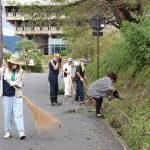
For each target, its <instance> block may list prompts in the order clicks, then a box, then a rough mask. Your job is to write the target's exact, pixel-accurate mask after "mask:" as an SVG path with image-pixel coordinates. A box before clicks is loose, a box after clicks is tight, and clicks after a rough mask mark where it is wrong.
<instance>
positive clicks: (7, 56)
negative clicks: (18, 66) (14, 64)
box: [3, 53, 11, 62]
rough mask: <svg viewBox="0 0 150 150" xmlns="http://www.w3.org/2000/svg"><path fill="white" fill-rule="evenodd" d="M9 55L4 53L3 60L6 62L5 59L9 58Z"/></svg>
mask: <svg viewBox="0 0 150 150" xmlns="http://www.w3.org/2000/svg"><path fill="white" fill-rule="evenodd" d="M10 56H11V54H10V53H4V55H3V57H4V60H5V61H6V62H7V59H9V58H10Z"/></svg>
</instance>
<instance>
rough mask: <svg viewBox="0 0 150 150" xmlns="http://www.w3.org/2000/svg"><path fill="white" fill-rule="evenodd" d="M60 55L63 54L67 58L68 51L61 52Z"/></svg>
mask: <svg viewBox="0 0 150 150" xmlns="http://www.w3.org/2000/svg"><path fill="white" fill-rule="evenodd" d="M60 54H61V56H67V55H68V51H67V50H61V52H60Z"/></svg>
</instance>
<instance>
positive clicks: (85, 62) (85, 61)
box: [81, 58, 89, 64]
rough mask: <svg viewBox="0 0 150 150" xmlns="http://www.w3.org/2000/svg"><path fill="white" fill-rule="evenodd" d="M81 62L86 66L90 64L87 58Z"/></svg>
mask: <svg viewBox="0 0 150 150" xmlns="http://www.w3.org/2000/svg"><path fill="white" fill-rule="evenodd" d="M81 62H82V63H84V64H88V63H89V61H88V60H87V59H86V58H81Z"/></svg>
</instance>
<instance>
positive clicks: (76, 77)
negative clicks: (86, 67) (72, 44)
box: [74, 65, 85, 80]
mask: <svg viewBox="0 0 150 150" xmlns="http://www.w3.org/2000/svg"><path fill="white" fill-rule="evenodd" d="M77 72H79V73H80V75H81V77H82V78H83V79H84V74H85V71H82V67H81V65H79V66H78V67H77V69H76V74H75V78H74V79H75V80H78V79H79V77H78V75H77Z"/></svg>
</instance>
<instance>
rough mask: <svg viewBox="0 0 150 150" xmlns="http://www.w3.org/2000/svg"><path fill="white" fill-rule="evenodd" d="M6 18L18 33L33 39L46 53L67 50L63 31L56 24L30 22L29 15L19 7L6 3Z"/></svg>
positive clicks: (42, 51)
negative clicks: (23, 12) (25, 14)
mask: <svg viewBox="0 0 150 150" xmlns="http://www.w3.org/2000/svg"><path fill="white" fill-rule="evenodd" d="M29 7H30V6H29ZM5 12H6V20H7V21H8V22H10V23H11V24H12V25H13V26H15V28H16V35H18V36H21V37H27V38H28V39H30V40H31V39H32V40H33V41H34V42H35V43H36V44H37V47H38V48H39V49H40V50H41V53H42V54H44V55H49V54H53V53H59V52H60V51H61V50H67V45H66V44H65V42H64V40H63V39H62V37H63V31H62V30H61V29H60V28H59V27H56V26H49V25H47V24H46V23H45V24H44V23H43V25H41V24H40V25H36V24H32V25H31V24H29V20H28V19H27V17H25V16H24V15H22V14H21V13H20V11H19V7H17V6H13V5H5Z"/></svg>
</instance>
